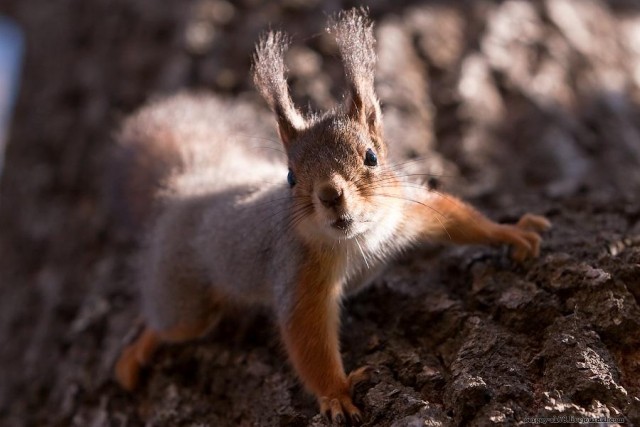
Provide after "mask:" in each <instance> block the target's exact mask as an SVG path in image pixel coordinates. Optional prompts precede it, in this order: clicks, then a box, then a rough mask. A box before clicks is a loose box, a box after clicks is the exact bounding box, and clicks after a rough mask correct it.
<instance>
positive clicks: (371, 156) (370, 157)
mask: <svg viewBox="0 0 640 427" xmlns="http://www.w3.org/2000/svg"><path fill="white" fill-rule="evenodd" d="M364 164H365V165H367V166H378V156H376V153H374V152H373V150H372V149H371V148H369V149H368V150H367V154H365V155H364Z"/></svg>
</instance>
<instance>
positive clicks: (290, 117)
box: [115, 9, 551, 424]
mask: <svg viewBox="0 0 640 427" xmlns="http://www.w3.org/2000/svg"><path fill="white" fill-rule="evenodd" d="M328 31H329V32H330V33H331V34H332V35H333V36H334V37H335V39H336V41H337V45H338V48H339V51H340V54H341V58H342V62H343V65H344V71H345V75H346V81H347V84H348V96H347V97H345V101H344V104H343V105H341V106H340V107H339V108H336V109H335V110H333V111H329V112H326V113H324V114H321V115H320V114H317V115H304V114H302V113H301V112H300V111H299V110H298V109H297V108H296V106H295V105H294V103H293V101H292V99H291V96H290V94H289V89H288V85H287V80H286V68H285V65H284V60H283V56H284V53H285V51H286V49H287V47H288V45H289V43H290V41H289V38H288V36H287V35H286V34H284V33H283V32H280V31H271V32H269V33H267V34H266V35H264V36H263V37H262V38H261V39H260V41H259V42H258V44H257V47H256V50H255V54H254V57H253V68H252V72H253V80H254V83H255V85H256V87H257V89H258V91H259V92H260V94H261V95H262V97H263V98H264V100H265V101H266V103H267V104H268V105H269V107H270V109H271V110H272V111H273V113H275V118H276V122H277V131H278V134H279V139H280V141H281V143H282V147H283V149H284V152H285V154H286V159H287V163H285V162H284V161H282V160H279V159H278V158H275V157H273V156H271V157H270V156H268V155H262V154H260V153H258V152H257V150H255V147H254V149H252V148H251V137H250V136H248V135H247V134H246V133H243V132H241V131H242V130H246V131H248V132H250V133H253V134H255V132H256V131H262V132H264V133H265V135H269V134H270V133H269V131H268V130H265V129H264V126H263V124H262V123H263V122H264V121H263V120H262V118H261V117H260V113H259V112H256V109H254V108H252V107H251V106H250V105H249V104H243V103H240V102H231V101H223V100H220V99H217V98H215V97H213V96H198V95H189V94H179V95H174V96H173V97H169V98H167V99H164V100H161V101H157V102H152V103H151V104H149V105H147V106H146V107H143V108H142V109H141V110H140V111H139V112H137V113H135V114H134V115H132V116H131V117H129V118H128V119H127V120H126V121H125V123H124V125H123V128H122V130H121V133H120V138H119V140H120V144H121V146H122V147H123V149H124V151H123V152H124V153H125V156H124V158H125V159H126V161H125V163H126V164H125V165H124V166H123V168H128V169H127V170H129V171H130V173H129V175H126V176H129V177H131V179H128V180H127V185H130V186H131V196H130V200H129V201H130V202H131V205H132V208H131V210H132V212H133V214H134V216H135V215H138V214H137V213H136V212H138V211H140V210H141V208H140V206H141V205H147V204H149V203H151V202H152V201H153V200H155V201H156V203H157V206H158V213H157V215H156V217H155V218H154V221H153V224H152V226H151V227H150V229H149V232H148V236H147V242H146V244H145V245H144V247H143V248H142V249H141V251H142V252H141V254H140V265H139V268H138V269H137V272H138V277H137V280H138V282H139V283H138V284H139V287H140V289H141V299H142V301H141V303H142V311H143V316H144V322H145V325H144V329H143V330H142V332H141V333H140V334H139V335H138V337H137V338H135V339H134V341H133V342H132V343H131V344H129V345H128V346H127V347H125V348H124V349H123V351H122V353H121V355H120V357H119V359H118V361H117V362H116V366H115V376H116V379H117V381H118V382H119V383H120V385H121V386H122V387H123V388H124V389H126V390H133V389H134V388H135V387H136V385H137V383H138V381H139V375H140V371H141V369H142V368H143V367H144V366H145V365H147V364H148V363H149V362H150V360H151V357H152V355H153V353H154V351H155V349H156V348H157V347H158V346H159V345H160V344H162V343H176V342H184V341H188V340H192V339H195V338H198V337H200V336H202V335H204V334H206V333H207V332H208V331H209V330H210V329H211V327H213V326H214V325H215V324H216V321H217V320H218V319H219V318H220V316H221V314H222V313H223V312H224V311H225V308H228V307H230V306H231V305H236V304H262V305H266V306H269V307H271V309H272V311H273V313H274V315H275V318H276V321H277V325H278V328H279V332H280V335H281V338H282V341H283V343H284V347H285V349H286V351H287V354H288V358H289V360H290V362H291V364H292V366H293V368H294V369H295V371H296V373H297V375H298V377H299V378H300V380H301V381H302V383H303V384H304V385H305V386H306V388H307V389H308V390H309V391H310V392H311V393H313V394H314V395H315V397H316V398H317V402H318V404H319V407H320V410H321V412H322V413H324V414H325V415H326V416H327V417H328V418H329V420H331V421H332V422H335V423H345V422H347V421H348V422H350V423H351V424H359V423H361V422H362V420H363V416H362V414H361V411H360V409H359V408H358V407H357V406H356V405H355V404H354V403H353V400H352V392H353V388H354V386H355V385H356V384H357V383H359V382H360V381H363V380H364V379H366V378H367V377H368V375H369V369H368V368H367V367H362V368H358V369H355V370H354V371H352V372H351V373H349V374H347V373H345V370H344V368H343V364H342V360H341V356H340V345H339V323H340V301H341V299H342V298H343V297H344V296H345V295H347V294H349V293H352V292H354V291H355V290H357V289H360V288H362V287H363V286H365V285H367V284H368V283H371V281H372V280H374V279H375V277H376V276H377V275H379V274H380V273H381V271H382V268H383V267H384V266H385V265H387V264H388V263H389V262H390V261H391V260H393V258H394V256H395V255H397V254H399V253H400V252H402V251H405V250H407V249H409V248H411V247H413V246H415V245H417V244H419V243H421V242H444V243H449V242H450V243H456V244H507V245H510V246H511V249H512V251H511V256H512V258H513V259H514V260H516V261H518V262H519V261H523V260H525V259H527V258H532V257H538V256H539V252H540V244H541V237H540V233H541V232H542V231H544V230H546V229H548V228H549V227H550V225H551V224H550V222H549V221H548V220H547V219H546V218H544V217H543V216H538V215H534V214H525V215H523V216H522V217H521V218H520V220H519V221H518V222H517V223H516V224H498V223H495V222H493V221H491V220H489V219H488V218H487V217H485V216H484V215H482V214H481V213H479V212H478V211H476V210H475V209H474V208H472V207H471V206H469V205H468V204H466V203H464V202H462V201H461V200H459V199H457V198H455V197H453V196H451V195H448V194H444V193H442V192H439V191H437V190H435V189H433V188H429V187H428V186H426V185H422V184H420V183H417V182H414V181H412V180H411V177H408V176H405V175H403V174H402V173H400V172H399V171H398V169H397V168H396V167H394V165H392V164H390V163H389V161H388V158H387V148H386V143H385V139H384V137H383V132H382V114H381V109H380V105H379V101H378V99H377V97H376V94H375V91H374V70H375V66H376V60H377V57H376V53H375V39H374V35H373V23H372V21H371V20H370V19H369V17H368V13H367V11H366V10H364V9H352V10H350V11H343V12H340V13H338V14H337V15H336V16H334V17H332V18H330V21H329V25H328ZM265 139H266V138H265ZM287 167H288V172H287ZM285 177H286V179H285ZM143 219H144V218H143Z"/></svg>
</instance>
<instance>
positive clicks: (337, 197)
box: [318, 185, 344, 208]
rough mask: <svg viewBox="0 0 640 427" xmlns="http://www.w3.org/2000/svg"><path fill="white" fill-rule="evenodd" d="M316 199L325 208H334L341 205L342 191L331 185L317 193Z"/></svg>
mask: <svg viewBox="0 0 640 427" xmlns="http://www.w3.org/2000/svg"><path fill="white" fill-rule="evenodd" d="M318 199H320V202H322V204H323V205H324V206H325V207H327V208H335V207H338V206H340V205H341V204H342V201H343V199H344V198H343V194H342V189H341V188H337V187H334V186H333V185H325V186H323V187H322V188H320V190H319V191H318Z"/></svg>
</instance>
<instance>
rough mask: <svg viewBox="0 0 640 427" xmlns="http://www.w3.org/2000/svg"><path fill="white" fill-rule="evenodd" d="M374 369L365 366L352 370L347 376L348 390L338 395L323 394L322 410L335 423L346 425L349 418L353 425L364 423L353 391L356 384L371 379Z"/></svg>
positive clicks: (321, 400)
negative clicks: (354, 400)
mask: <svg viewBox="0 0 640 427" xmlns="http://www.w3.org/2000/svg"><path fill="white" fill-rule="evenodd" d="M372 370H373V369H372V368H371V366H363V367H361V368H358V369H356V370H354V371H352V372H351V373H350V374H349V376H348V377H347V387H346V389H347V390H348V391H347V392H345V393H341V394H339V395H337V396H331V397H327V396H323V397H321V398H320V399H319V400H320V412H321V413H322V414H324V416H325V417H327V419H328V420H330V421H331V422H332V423H333V424H334V425H341V426H342V425H346V423H347V420H348V421H349V423H350V425H352V426H357V425H360V424H362V421H363V418H362V413H361V412H360V410H359V409H358V408H357V407H356V405H354V404H353V401H352V400H351V393H353V389H354V388H355V386H356V385H358V384H359V383H361V382H363V381H366V380H368V379H369V377H370V376H371V371H372Z"/></svg>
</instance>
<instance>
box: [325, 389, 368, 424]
mask: <svg viewBox="0 0 640 427" xmlns="http://www.w3.org/2000/svg"><path fill="white" fill-rule="evenodd" d="M320 412H322V413H323V414H324V416H325V417H327V419H328V420H330V421H331V422H332V423H333V424H334V425H339V426H343V425H346V422H347V417H348V418H349V421H350V422H351V425H360V424H361V423H362V414H361V413H360V410H359V409H358V408H357V407H356V406H355V405H354V404H353V402H352V401H351V396H349V395H347V394H344V395H341V396H338V397H334V398H328V397H321V398H320Z"/></svg>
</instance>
